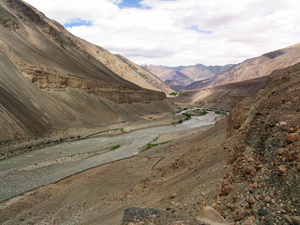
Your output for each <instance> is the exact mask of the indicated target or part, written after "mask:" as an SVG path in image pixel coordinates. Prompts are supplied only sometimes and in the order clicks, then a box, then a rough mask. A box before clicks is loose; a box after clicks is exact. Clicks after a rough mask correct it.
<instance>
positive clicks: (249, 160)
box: [247, 157, 255, 162]
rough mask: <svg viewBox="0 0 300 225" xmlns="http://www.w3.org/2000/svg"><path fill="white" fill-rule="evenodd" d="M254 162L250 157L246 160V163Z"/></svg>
mask: <svg viewBox="0 0 300 225" xmlns="http://www.w3.org/2000/svg"><path fill="white" fill-rule="evenodd" d="M254 161H255V160H254V159H253V158H252V157H250V158H248V159H247V162H254Z"/></svg>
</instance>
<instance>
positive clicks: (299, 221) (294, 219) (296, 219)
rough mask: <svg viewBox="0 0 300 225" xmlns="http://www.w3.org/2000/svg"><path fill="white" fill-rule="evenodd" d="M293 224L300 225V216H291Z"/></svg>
mask: <svg viewBox="0 0 300 225" xmlns="http://www.w3.org/2000/svg"><path fill="white" fill-rule="evenodd" d="M291 220H292V222H293V224H297V225H298V224H300V216H291Z"/></svg>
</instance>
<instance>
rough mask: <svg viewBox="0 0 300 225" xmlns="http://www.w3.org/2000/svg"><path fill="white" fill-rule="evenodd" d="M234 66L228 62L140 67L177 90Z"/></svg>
mask: <svg viewBox="0 0 300 225" xmlns="http://www.w3.org/2000/svg"><path fill="white" fill-rule="evenodd" d="M234 66H235V65H234V64H228V65H225V66H205V65H202V64H197V65H191V66H178V67H167V66H155V65H145V64H144V65H141V67H143V68H145V69H146V70H147V71H149V72H151V73H152V74H154V75H155V76H157V77H159V78H160V79H162V80H163V81H164V82H165V83H166V84H168V85H169V86H170V87H171V88H173V89H175V90H177V91H179V90H183V89H185V87H186V86H188V85H189V84H191V83H193V82H195V81H199V80H206V79H208V78H211V77H213V76H214V75H216V74H218V73H223V72H225V71H227V70H229V69H231V68H232V67H234Z"/></svg>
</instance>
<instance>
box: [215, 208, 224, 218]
mask: <svg viewBox="0 0 300 225" xmlns="http://www.w3.org/2000/svg"><path fill="white" fill-rule="evenodd" d="M213 208H214V209H215V210H216V211H217V212H218V213H220V214H221V215H222V216H223V214H224V212H223V210H222V209H221V208H220V207H219V206H217V205H216V206H214V207H213Z"/></svg>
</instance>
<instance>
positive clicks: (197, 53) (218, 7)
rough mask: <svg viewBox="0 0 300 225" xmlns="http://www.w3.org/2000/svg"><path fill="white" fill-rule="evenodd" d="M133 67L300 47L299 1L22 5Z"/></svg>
mask: <svg viewBox="0 0 300 225" xmlns="http://www.w3.org/2000/svg"><path fill="white" fill-rule="evenodd" d="M25 1H26V2H28V3H29V4H31V5H32V6H34V7H35V8H37V9H38V10H40V11H41V12H43V13H44V14H45V15H46V16H47V17H49V18H50V19H54V20H56V21H58V22H59V23H61V24H62V25H64V26H65V27H66V28H67V29H68V30H69V31H70V32H71V33H73V34H74V35H76V36H78V37H81V38H83V39H85V40H87V41H89V42H92V43H93V44H96V45H99V46H101V47H103V48H105V49H107V50H108V51H110V52H112V53H114V54H120V55H123V56H125V57H126V58H128V59H130V60H131V61H133V62H135V63H137V64H154V65H164V66H181V65H185V66H187V65H195V64H198V63H201V64H204V65H207V66H208V65H226V64H231V63H240V62H242V61H244V60H245V59H248V58H252V57H256V56H260V55H262V54H264V53H267V52H270V51H274V50H277V49H280V48H285V47H288V46H291V45H294V44H297V43H300V13H299V12H300V1H299V0H226V1H224V0H43V1H41V0H25Z"/></svg>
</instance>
